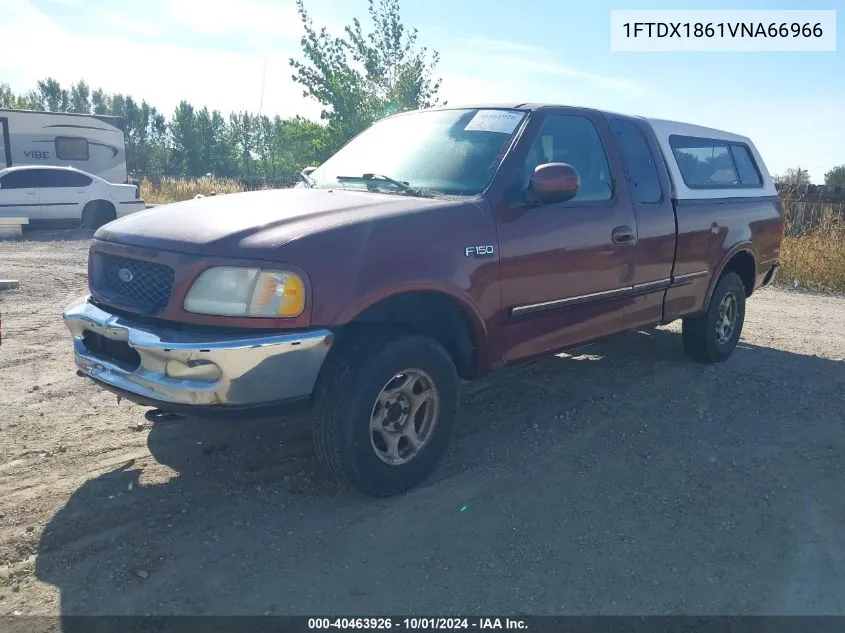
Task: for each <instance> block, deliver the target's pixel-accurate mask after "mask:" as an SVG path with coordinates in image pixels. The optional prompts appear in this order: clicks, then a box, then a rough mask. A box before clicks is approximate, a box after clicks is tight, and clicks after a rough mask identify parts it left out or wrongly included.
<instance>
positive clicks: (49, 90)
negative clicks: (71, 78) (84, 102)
mask: <svg viewBox="0 0 845 633" xmlns="http://www.w3.org/2000/svg"><path fill="white" fill-rule="evenodd" d="M38 98H39V101H40V102H41V105H42V107H43V108H44V109H45V110H47V111H48V112H67V109H68V102H69V100H70V96H69V95H68V91H67V90H63V89H62V87H61V85H60V84H59V82H58V81H56V80H55V79H53V78H52V77H47V79H41V80H39V81H38Z"/></svg>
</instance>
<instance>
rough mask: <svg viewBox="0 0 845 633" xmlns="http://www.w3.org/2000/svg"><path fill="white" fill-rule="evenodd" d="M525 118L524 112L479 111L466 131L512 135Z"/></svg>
mask: <svg viewBox="0 0 845 633" xmlns="http://www.w3.org/2000/svg"><path fill="white" fill-rule="evenodd" d="M524 116H525V113H524V112H509V111H507V110H479V111H478V112H477V113H476V114H475V116H474V117H472V120H471V121H470V122H469V123H468V124H467V126H466V127H465V128H464V130H465V131H467V132H473V131H475V132H500V133H501V134H511V133H512V132H513V131H514V130H515V129H516V126H517V125H519V122H520V121H522V119H523V117H524Z"/></svg>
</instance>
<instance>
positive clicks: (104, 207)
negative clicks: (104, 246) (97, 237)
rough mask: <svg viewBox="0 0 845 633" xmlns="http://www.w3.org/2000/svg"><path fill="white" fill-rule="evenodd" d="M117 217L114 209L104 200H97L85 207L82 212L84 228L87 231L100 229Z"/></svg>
mask: <svg viewBox="0 0 845 633" xmlns="http://www.w3.org/2000/svg"><path fill="white" fill-rule="evenodd" d="M116 217H117V214H116V213H115V211H114V207H113V206H112V205H111V204H109V203H108V202H105V201H103V200H95V201H94V202H89V203H88V204H86V205H85V208H84V209H83V210H82V226H84V227H85V228H86V229H94V230H96V229H98V228H100V227H101V226H103V225H104V224H108V223H109V222H111V221H112V220H114V219H115V218H116Z"/></svg>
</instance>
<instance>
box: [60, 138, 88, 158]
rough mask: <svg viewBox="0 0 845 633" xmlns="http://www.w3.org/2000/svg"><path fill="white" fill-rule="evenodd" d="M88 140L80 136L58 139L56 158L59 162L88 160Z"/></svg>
mask: <svg viewBox="0 0 845 633" xmlns="http://www.w3.org/2000/svg"><path fill="white" fill-rule="evenodd" d="M88 155H89V154H88V140H87V139H84V138H81V137H78V136H57V137H56V158H58V159H59V160H88Z"/></svg>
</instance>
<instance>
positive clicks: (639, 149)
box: [64, 104, 783, 496]
mask: <svg viewBox="0 0 845 633" xmlns="http://www.w3.org/2000/svg"><path fill="white" fill-rule="evenodd" d="M302 179H303V181H302V183H300V185H299V186H297V187H295V188H291V189H287V190H277V191H260V192H250V193H243V194H233V195H225V196H217V197H213V198H204V199H200V200H191V201H186V202H182V203H178V204H172V205H167V206H163V207H159V208H156V209H152V210H147V211H142V212H140V213H137V214H134V215H131V216H128V217H125V218H121V219H119V220H116V221H113V222H110V223H108V224H106V225H105V226H103V227H102V228H100V229H99V230H98V231H97V232H96V234H95V235H94V238H93V240H92V242H91V247H90V256H89V290H90V294H89V295H88V296H86V297H83V298H81V299H79V300H78V301H77V302H75V303H74V304H72V305H70V306H69V307H68V308H67V309H66V311H65V313H64V319H65V322H66V324H67V326H68V328H69V329H70V331H71V333H72V335H73V343H74V351H75V357H76V364H77V367H78V373H80V375H83V376H87V377H90V378H91V379H93V380H94V381H95V382H96V383H97V384H99V385H101V386H102V387H104V388H106V389H109V390H111V391H113V392H115V393H117V394H118V395H119V396H120V397H123V398H127V399H128V400H131V401H134V402H136V403H140V404H142V405H146V406H150V407H155V408H156V409H157V411H156V413H155V415H158V416H164V417H167V416H191V417H195V418H196V417H199V418H202V417H209V416H231V417H232V418H250V417H253V418H254V417H258V416H266V415H271V416H280V415H281V414H282V412H283V411H286V410H287V409H289V408H290V407H292V406H294V405H304V406H307V407H310V408H311V417H312V419H313V433H314V441H315V446H316V450H317V455H318V456H319V458H320V460H321V461H322V462H323V464H324V465H325V466H326V467H327V469H328V471H330V472H331V473H332V474H333V475H335V476H336V477H338V478H339V479H341V480H342V481H345V482H347V483H349V484H352V485H353V486H355V487H357V488H358V489H359V490H361V491H363V492H364V493H366V494H370V495H375V496H389V495H393V494H398V493H401V492H403V491H405V490H408V489H409V488H411V487H413V486H415V485H416V484H418V483H419V482H421V481H422V480H423V479H424V478H425V477H426V476H427V475H428V474H429V473H430V472H432V471H433V470H434V468H435V467H436V465H437V463H438V461H439V460H440V458H441V456H442V455H443V453H444V450H445V448H446V446H447V442H448V438H449V435H450V431H451V429H452V426H453V423H454V422H455V419H456V416H457V413H458V396H459V384H460V381H461V379H463V380H473V379H477V378H479V377H482V376H484V375H486V374H488V373H489V372H491V371H493V370H495V369H497V368H501V367H503V366H507V365H512V364H515V363H520V362H523V361H526V360H528V359H533V358H536V357H539V356H541V355H545V354H551V353H557V352H560V351H563V350H567V349H571V348H575V347H579V346H582V345H584V344H586V343H589V342H592V341H595V340H598V339H601V338H603V337H606V336H609V335H612V334H615V333H617V332H621V331H623V330H632V329H640V328H646V327H652V326H656V325H660V324H666V323H669V322H672V321H675V320H677V319H682V320H683V327H682V333H683V335H682V337H681V338H682V341H683V346H684V349H685V350H686V351H687V353H688V354H689V356H691V357H692V358H693V359H695V360H697V361H701V362H705V363H718V362H721V361H724V360H726V359H727V358H728V357H729V355H730V354H731V352H732V351H733V350H734V348H735V346H736V344H737V341H738V339H739V336H740V332H741V330H742V325H743V319H744V316H745V302H746V299H747V298H748V297H749V296H751V295H752V294H753V293H754V292H755V290H757V289H758V288H760V287H761V286H765V285H766V284H768V283H770V282H771V281H772V279H773V278H774V276H775V274H776V271H777V266H778V252H779V249H780V244H781V239H782V236H783V212H782V207H781V206H780V202H779V200H778V197H777V192H776V190H775V187H774V184H773V182H772V179H771V177H770V175H769V173H768V172H767V170H766V167H765V165H764V163H763V160H762V158H761V157H760V155H759V153H758V151H757V149H756V148H755V146H754V144H753V143H752V142H751V141H750V140H749V139H748V138H745V137H743V136H739V135H737V134H731V133H728V132H722V131H718V130H714V129H709V128H704V127H698V126H695V125H687V124H683V123H674V122H670V121H663V120H651V119H647V118H641V117H632V116H624V115H620V114H613V113H608V112H601V111H597V110H592V109H583V108H573V107H562V106H549V105H533V104H520V105H503V106H477V107H464V108H457V107H444V108H437V109H429V110H421V111H415V112H409V113H404V114H399V115H395V116H391V117H389V118H386V119H383V120H381V121H379V122H377V123H376V124H374V125H373V126H372V127H370V128H369V129H368V130H366V131H364V132H363V133H361V134H360V135H358V136H357V137H355V138H354V139H352V140H351V141H350V142H349V143H347V144H346V145H345V146H344V147H343V148H341V149H340V150H339V151H338V152H337V153H336V154H335V155H334V156H332V157H331V158H329V159H328V160H327V161H326V162H325V163H323V164H322V165H320V166H319V167H317V168H316V169H315V168H309V169H308V170H306V171H304V172H303V174H302Z"/></svg>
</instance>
